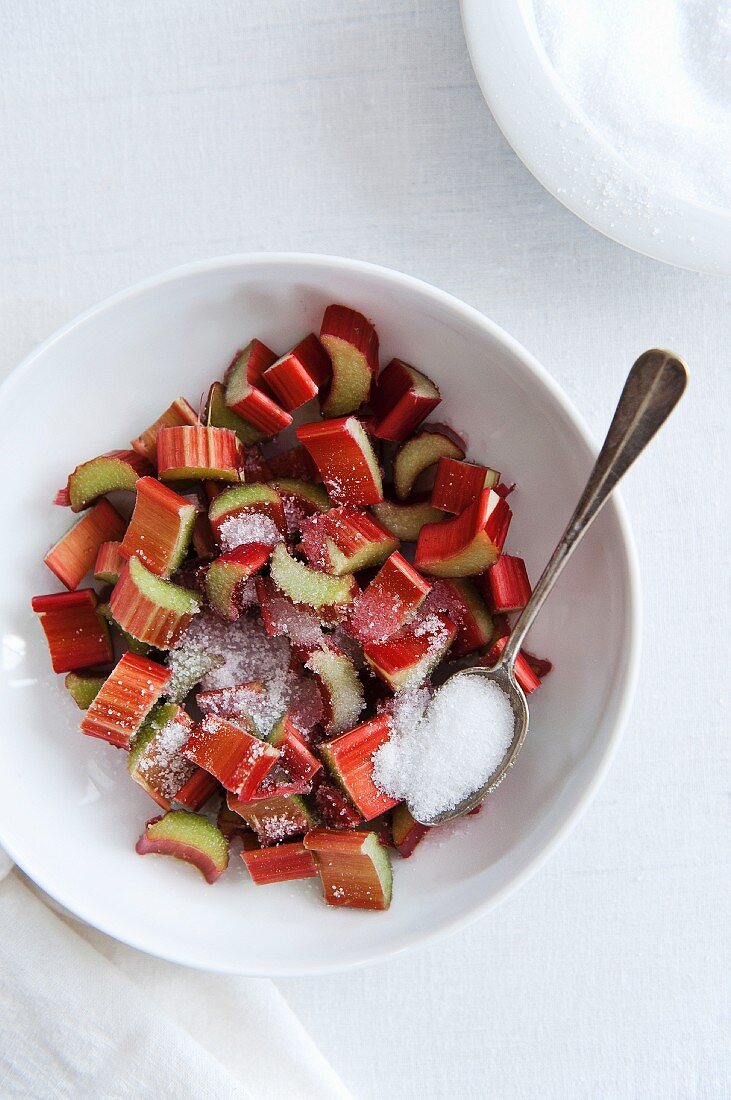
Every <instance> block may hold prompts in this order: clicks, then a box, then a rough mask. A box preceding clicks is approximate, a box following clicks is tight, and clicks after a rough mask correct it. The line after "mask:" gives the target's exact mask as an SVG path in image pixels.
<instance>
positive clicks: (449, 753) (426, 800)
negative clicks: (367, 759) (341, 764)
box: [373, 676, 514, 820]
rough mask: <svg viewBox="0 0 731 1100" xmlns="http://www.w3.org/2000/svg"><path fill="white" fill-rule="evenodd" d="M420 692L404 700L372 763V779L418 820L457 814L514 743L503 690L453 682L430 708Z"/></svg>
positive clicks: (470, 680) (478, 680) (468, 679)
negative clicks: (403, 802) (456, 809)
mask: <svg viewBox="0 0 731 1100" xmlns="http://www.w3.org/2000/svg"><path fill="white" fill-rule="evenodd" d="M428 701H429V693H428V691H427V690H426V689H424V688H422V689H419V690H418V691H414V692H408V693H406V694H405V695H403V696H402V697H401V699H400V700H399V703H400V706H399V707H397V708H396V709H395V711H394V714H393V727H394V731H393V735H392V736H391V739H390V740H389V741H387V742H386V743H385V744H384V745H382V746H381V748H380V749H378V751H377V752H376V753H375V754H374V757H373V779H374V781H375V783H376V785H377V786H378V787H380V788H381V790H383V791H385V792H386V794H389V795H391V796H392V797H393V798H399V799H405V800H406V802H408V804H409V807H410V808H411V810H412V811H413V813H414V814H415V816H416V817H417V818H420V819H423V820H429V819H430V818H432V817H434V816H435V815H436V814H439V813H442V812H443V811H444V810H451V809H453V808H454V807H455V806H457V805H458V804H459V803H460V802H461V801H462V799H463V798H466V797H467V796H468V795H470V794H472V792H473V791H476V790H477V789H478V788H479V787H481V786H482V785H483V783H485V781H486V780H487V779H489V778H490V776H491V775H492V773H493V772H494V771H495V769H496V768H497V766H498V765H499V764H500V762H501V760H502V759H503V757H504V756H505V753H506V752H507V750H508V748H509V746H510V743H511V741H512V739H513V730H514V718H513V711H512V709H511V706H510V703H509V701H508V698H507V696H506V695H505V693H504V692H503V691H501V690H500V688H499V687H498V686H497V684H495V683H492V682H490V681H488V680H484V679H482V677H478V676H464V677H457V678H456V679H452V680H448V681H447V682H446V684H445V685H444V687H442V688H441V689H440V691H438V692H437V694H436V695H435V697H434V701H433V703H432V705H431V706H430V708H429V712H428V716H424V710H425V707H426V705H427V703H428Z"/></svg>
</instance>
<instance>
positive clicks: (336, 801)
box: [315, 782, 363, 829]
mask: <svg viewBox="0 0 731 1100" xmlns="http://www.w3.org/2000/svg"><path fill="white" fill-rule="evenodd" d="M315 809H316V810H317V812H318V814H319V815H320V817H321V818H322V823H323V825H326V826H327V827H328V828H329V829H354V828H355V827H356V826H357V825H362V824H363V818H362V817H361V816H360V814H359V813H358V811H357V810H356V809H355V807H354V806H353V805H352V803H351V802H350V800H349V799H348V798H346V797H345V795H344V794H343V793H342V792H341V791H339V790H338V788H337V787H333V786H332V785H331V784H330V783H322V782H321V783H319V784H318V786H317V790H316V791H315Z"/></svg>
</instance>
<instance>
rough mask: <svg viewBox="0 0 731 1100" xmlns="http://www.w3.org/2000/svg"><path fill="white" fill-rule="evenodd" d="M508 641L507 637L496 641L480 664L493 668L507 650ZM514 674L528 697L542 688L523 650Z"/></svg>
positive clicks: (516, 660)
mask: <svg viewBox="0 0 731 1100" xmlns="http://www.w3.org/2000/svg"><path fill="white" fill-rule="evenodd" d="M507 640H508V639H507V637H505V638H498V639H497V641H494V642H493V643H492V645H491V646H490V648H489V649H488V651H487V653H486V654H485V656H484V657H481V658H480V660H479V661H478V664H480V665H484V666H485V668H493V666H494V665H496V664H497V662H498V661H499V659H500V654H501V653H502V651H503V650H504V649H505V644H506V642H507ZM513 672H514V673H515V679H516V680H517V681H518V683H519V684H520V686H521V687H522V689H523V691H524V692H525V694H526V695H532V693H533V692H534V691H535V690H536V689H537V688H539V687H540V686H541V681H540V677H539V676H537V675H536V673H535V672H534V671H533V669H532V668H531V665H530V662H529V661H527V660H526V658H525V655H524V654H523V651H522V650H521V651H520V653H518V656H517V657H516V658H515V664H514V665H513Z"/></svg>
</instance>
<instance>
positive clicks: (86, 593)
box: [31, 588, 113, 698]
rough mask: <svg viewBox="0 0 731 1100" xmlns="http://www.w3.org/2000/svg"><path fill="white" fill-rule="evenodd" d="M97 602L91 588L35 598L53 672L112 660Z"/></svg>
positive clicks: (34, 608)
mask: <svg viewBox="0 0 731 1100" xmlns="http://www.w3.org/2000/svg"><path fill="white" fill-rule="evenodd" d="M97 602H98V601H97V595H96V592H94V590H93V589H91V588H82V589H80V591H78V592H54V593H52V594H51V595H48V596H34V597H33V600H32V601H31V603H32V607H33V610H34V611H35V613H36V614H37V615H38V618H39V619H40V623H41V626H42V627H43V633H44V634H45V635H46V641H47V642H48V649H49V651H50V654H51V665H52V666H53V671H54V672H74V671H78V670H79V669H82V668H93V667H94V666H95V665H105V664H108V663H109V662H110V661H111V660H112V656H113V654H112V642H111V638H110V637H109V627H108V626H107V624H106V622H105V621H104V619H103V618H102V616H101V615H100V614H99V612H98V611H97ZM67 686H68V685H67ZM69 690H71V689H70V688H69ZM74 698H76V696H74Z"/></svg>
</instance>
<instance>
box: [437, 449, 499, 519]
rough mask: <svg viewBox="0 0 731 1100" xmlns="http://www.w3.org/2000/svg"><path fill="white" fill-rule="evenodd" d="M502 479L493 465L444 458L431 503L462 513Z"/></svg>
mask: <svg viewBox="0 0 731 1100" xmlns="http://www.w3.org/2000/svg"><path fill="white" fill-rule="evenodd" d="M499 481H500V474H499V473H498V471H497V470H491V469H490V468H489V466H478V465H477V464H476V463H474V462H460V461H459V460H458V459H456V458H444V457H442V458H440V459H439V465H438V466H437V474H436V477H435V479H434V486H433V488H432V492H431V502H432V504H433V506H434V507H435V508H439V509H440V510H441V511H443V512H452V513H453V514H454V515H456V516H458V515H459V514H460V512H464V510H465V508H466V507H467V505H468V504H471V503H472V501H473V500H475V499H476V497H478V496H479V495H480V493H481V492H482V490H483V489H494V488H495V486H496V485H497V484H498V483H499Z"/></svg>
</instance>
